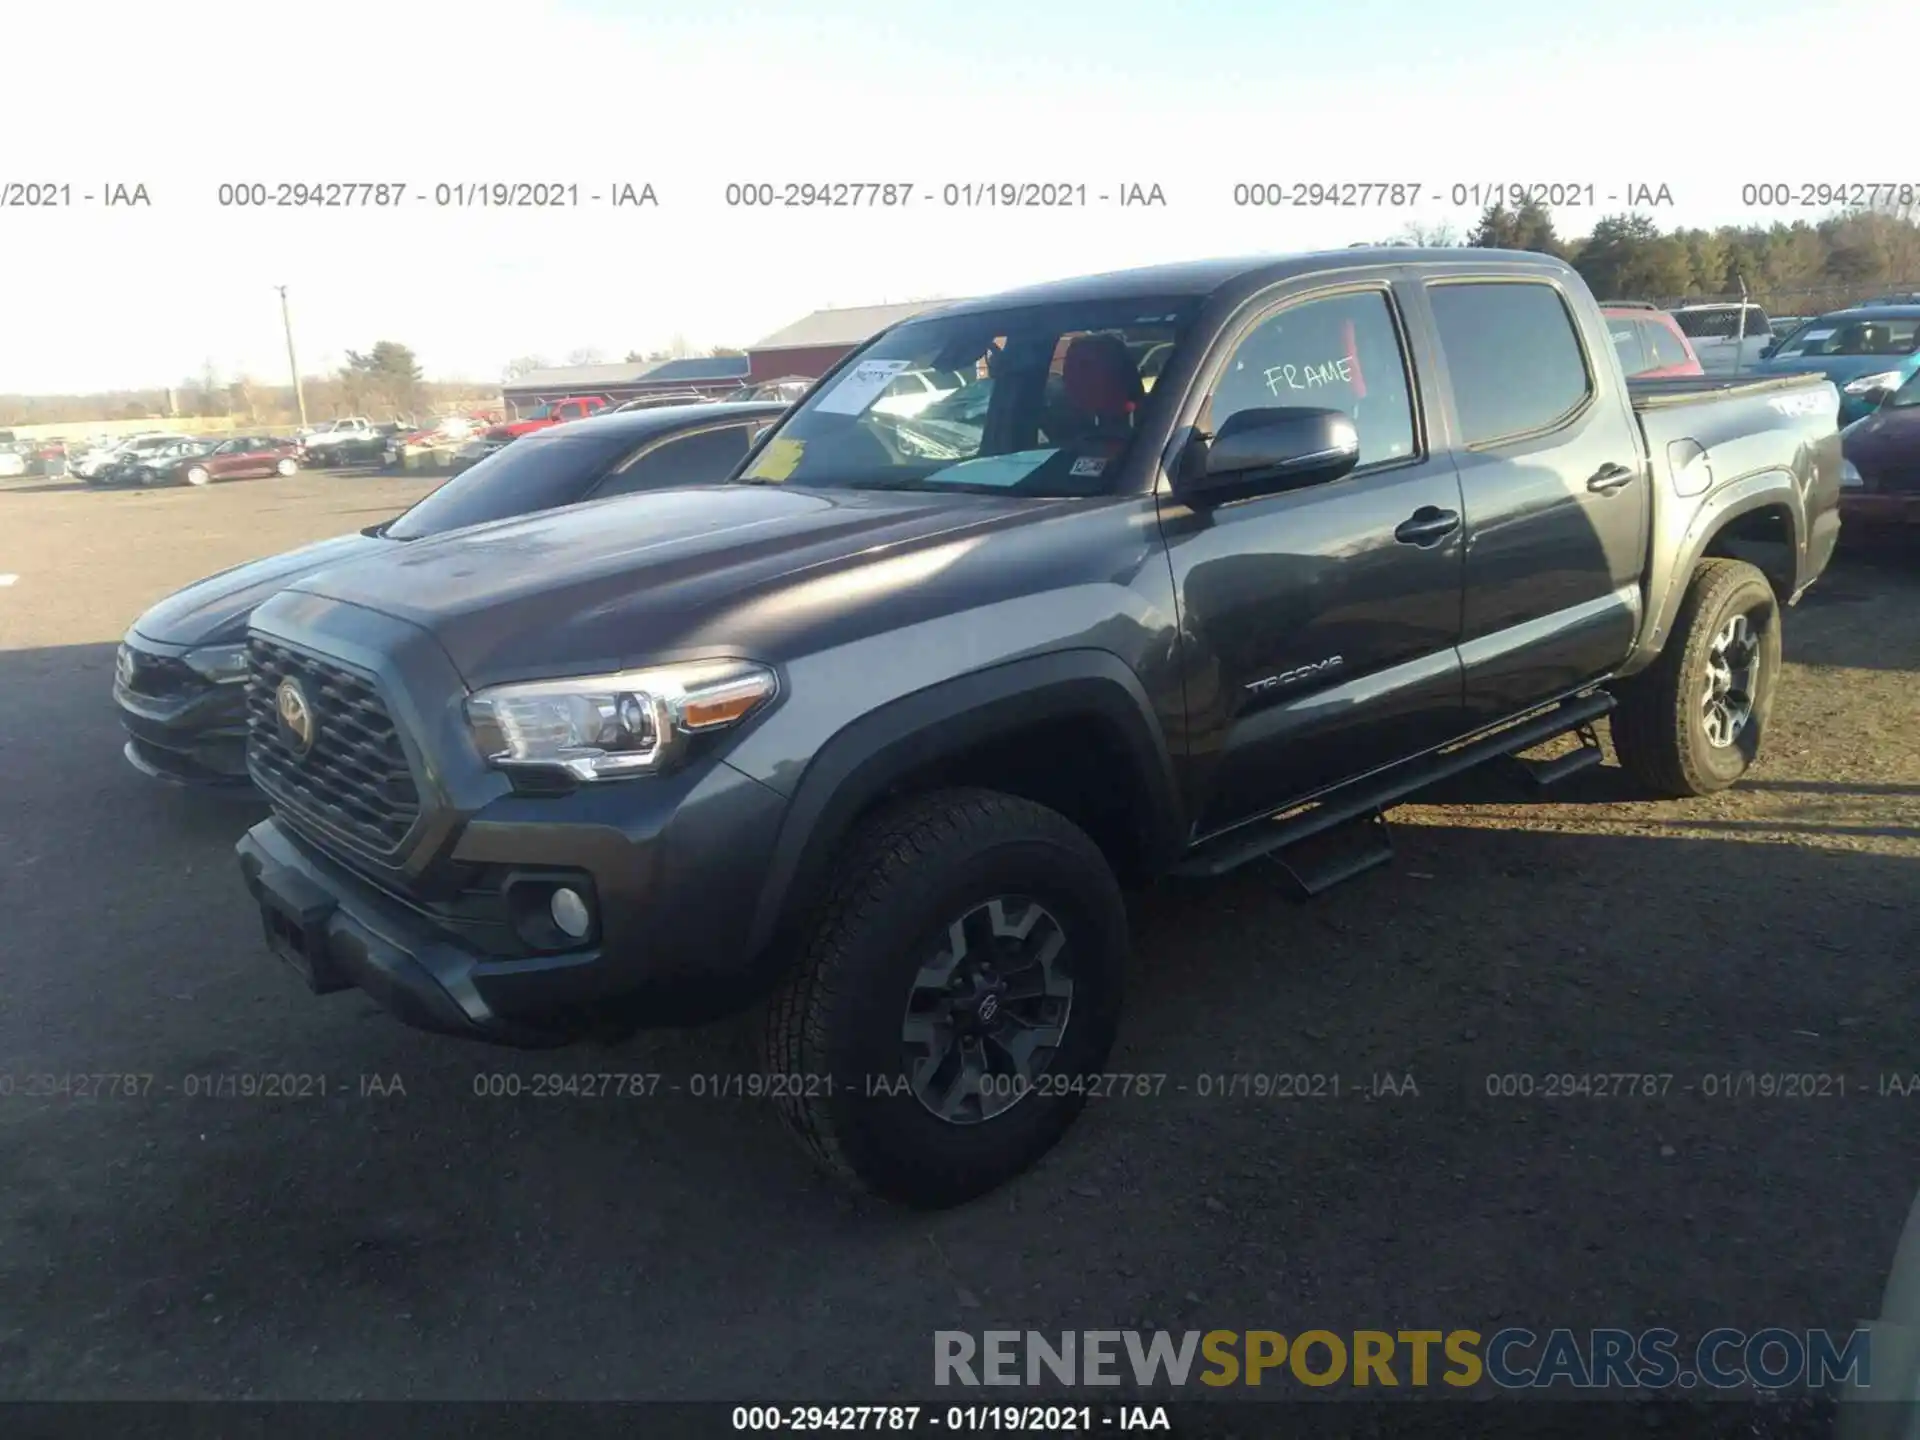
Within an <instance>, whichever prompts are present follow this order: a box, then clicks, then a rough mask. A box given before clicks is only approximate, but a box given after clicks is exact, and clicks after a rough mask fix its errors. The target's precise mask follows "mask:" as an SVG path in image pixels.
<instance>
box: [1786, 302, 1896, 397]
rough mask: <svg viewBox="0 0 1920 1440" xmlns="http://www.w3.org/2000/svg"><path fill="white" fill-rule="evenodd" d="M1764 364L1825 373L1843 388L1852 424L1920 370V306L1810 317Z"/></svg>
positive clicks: (1886, 306) (1887, 307)
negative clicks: (1816, 317)
mask: <svg viewBox="0 0 1920 1440" xmlns="http://www.w3.org/2000/svg"><path fill="white" fill-rule="evenodd" d="M1760 368H1761V369H1762V370H1763V371H1765V372H1767V373H1770V374H1776V375H1783V374H1791V373H1796V372H1801V371H1813V372H1816V373H1818V374H1821V375H1825V376H1826V377H1827V378H1828V379H1829V380H1831V381H1833V383H1834V384H1835V385H1836V386H1837V387H1838V388H1839V390H1840V423H1841V424H1842V425H1850V424H1852V423H1853V422H1854V421H1855V420H1859V419H1861V418H1862V417H1864V416H1866V415H1869V414H1871V413H1872V412H1873V410H1874V408H1875V407H1876V406H1877V405H1879V404H1880V403H1881V401H1883V400H1885V399H1886V398H1887V397H1888V396H1889V395H1891V394H1893V393H1894V392H1895V391H1896V390H1898V389H1900V387H1901V386H1903V385H1905V384H1906V383H1907V380H1908V377H1910V376H1911V375H1912V374H1913V373H1914V371H1915V370H1916V369H1920V305H1880V306H1872V307H1864V306H1863V307H1857V308H1855V309H1852V310H1836V311H1834V312H1833V313H1832V314H1831V315H1822V316H1821V317H1820V318H1819V319H1817V320H1809V321H1808V322H1807V323H1806V324H1805V325H1802V326H1801V327H1800V328H1799V329H1798V330H1796V331H1794V332H1793V334H1791V335H1789V336H1788V337H1787V338H1786V339H1784V340H1782V341H1780V342H1779V343H1778V344H1776V345H1774V346H1773V347H1772V348H1771V349H1770V350H1769V351H1768V352H1767V357H1766V359H1765V361H1764V362H1763V363H1762V365H1761V367H1760Z"/></svg>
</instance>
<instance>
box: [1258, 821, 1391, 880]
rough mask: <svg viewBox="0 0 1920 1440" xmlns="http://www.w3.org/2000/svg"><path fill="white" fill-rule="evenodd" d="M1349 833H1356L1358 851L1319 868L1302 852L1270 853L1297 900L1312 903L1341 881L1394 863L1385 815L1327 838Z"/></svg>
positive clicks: (1332, 858)
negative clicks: (1311, 901) (1307, 859)
mask: <svg viewBox="0 0 1920 1440" xmlns="http://www.w3.org/2000/svg"><path fill="white" fill-rule="evenodd" d="M1349 829H1350V830H1352V831H1354V832H1355V838H1356V839H1357V840H1358V842H1359V843H1358V845H1357V847H1356V848H1353V849H1349V850H1347V851H1346V852H1345V853H1343V854H1335V855H1330V856H1328V857H1326V858H1325V859H1323V860H1322V861H1321V862H1320V863H1319V864H1317V865H1315V864H1311V863H1309V862H1307V861H1306V860H1305V858H1304V857H1303V856H1302V855H1301V852H1300V851H1298V850H1293V851H1269V852H1268V855H1267V858H1268V859H1269V860H1271V861H1272V862H1273V863H1274V864H1275V865H1277V866H1279V867H1280V870H1281V873H1282V874H1284V875H1285V876H1286V878H1287V885H1288V887H1289V888H1290V889H1291V890H1292V891H1293V893H1294V898H1295V899H1298V900H1311V899H1313V897H1314V896H1316V895H1324V894H1325V893H1326V892H1327V891H1329V890H1331V889H1332V888H1333V887H1334V886H1336V885H1338V884H1339V883H1340V882H1341V881H1343V880H1351V879H1353V877H1354V876H1356V875H1364V874H1366V873H1367V871H1369V870H1372V869H1374V868H1376V867H1377V866H1381V865H1385V864H1387V863H1388V862H1389V861H1390V860H1392V859H1393V831H1392V829H1391V828H1390V827H1389V826H1388V825H1387V817H1386V812H1385V811H1381V810H1375V811H1374V812H1373V813H1372V814H1371V815H1368V816H1366V817H1365V818H1364V819H1361V820H1350V821H1348V822H1347V824H1346V825H1343V826H1336V827H1335V828H1333V829H1332V830H1329V831H1327V832H1326V834H1327V837H1328V838H1329V839H1331V838H1333V837H1334V836H1337V835H1340V834H1342V833H1343V832H1344V831H1346V830H1349ZM1308 848H1309V849H1311V848H1316V847H1308Z"/></svg>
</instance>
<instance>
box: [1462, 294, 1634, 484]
mask: <svg viewBox="0 0 1920 1440" xmlns="http://www.w3.org/2000/svg"><path fill="white" fill-rule="evenodd" d="M1427 297H1428V301H1429V303H1430V304H1431V305H1432V307H1433V318H1434V326H1435V329H1436V330H1437V331H1438V333H1439V337H1440V349H1441V352H1442V354H1444V355H1445V357H1446V366H1447V376H1448V379H1449V381H1450V382H1451V385H1452V389H1453V402H1454V408H1455V411H1456V413H1457V414H1458V416H1459V421H1460V436H1461V443H1463V444H1465V445H1467V446H1470V447H1473V446H1488V445H1495V444H1498V443H1500V442H1502V441H1505V440H1511V439H1518V438H1520V437H1521V436H1525V435H1531V434H1535V433H1537V432H1540V431H1545V430H1551V429H1554V428H1556V427H1558V426H1560V425H1563V424H1565V423H1566V422H1567V421H1569V420H1571V419H1572V418H1573V416H1574V415H1575V414H1576V413H1577V412H1578V411H1580V410H1581V409H1583V408H1584V407H1585V406H1586V404H1587V402H1588V401H1589V400H1590V399H1591V398H1592V397H1593V394H1594V380H1593V376H1592V374H1591V373H1590V371H1589V369H1588V366H1587V357H1586V351H1585V349H1584V347H1583V346H1582V345H1581V343H1580V332H1579V329H1578V327H1577V326H1576V324H1575V322H1574V318H1573V313H1572V312H1571V311H1570V310H1569V309H1568V308H1567V303H1566V301H1565V299H1563V298H1562V296H1561V294H1560V291H1559V290H1558V289H1557V288H1555V287H1554V286H1552V285H1548V284H1545V283H1543V282H1540V281H1533V280H1497V281H1494V280H1489V281H1476V280H1466V281H1436V282H1430V283H1429V285H1428V287H1427ZM1609 323H1612V322H1609Z"/></svg>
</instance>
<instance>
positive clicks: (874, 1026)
mask: <svg viewBox="0 0 1920 1440" xmlns="http://www.w3.org/2000/svg"><path fill="white" fill-rule="evenodd" d="M830 883H831V888H830V892H829V894H828V897H827V900H826V902H825V904H824V906H823V907H822V909H821V911H820V913H819V916H818V918H817V920H816V922H815V924H814V926H813V929H812V933H811V934H810V936H808V937H807V939H806V940H805V942H804V945H803V951H802V954H801V956H800V959H799V961H798V963H797V964H796V966H795V967H794V970H793V972H792V974H791V975H789V977H788V978H787V980H786V981H785V983H784V984H783V985H782V987H781V988H780V990H779V991H778V992H777V993H776V994H775V996H774V998H773V1001H772V1003H771V1005H770V1006H769V1007H768V1011H767V1017H766V1027H765V1032H764V1035H763V1047H764V1057H765V1064H766V1067H767V1071H768V1074H769V1076H770V1077H772V1080H773V1082H774V1083H775V1084H776V1085H778V1086H779V1087H781V1088H780V1089H779V1091H778V1093H777V1094H776V1099H777V1100H778V1101H779V1103H780V1105H781V1107H782V1115H783V1118H784V1119H785V1120H786V1122H787V1124H788V1126H789V1128H790V1129H791V1130H792V1132H793V1133H794V1135H795V1136H796V1137H797V1138H798V1139H799V1140H800V1142H801V1144H802V1145H803V1146H804V1147H805V1148H806V1149H807V1150H808V1151H809V1152H810V1153H811V1154H812V1155H813V1157H814V1158H815V1159H816V1160H817V1161H819V1162H820V1163H821V1164H822V1165H824V1166H825V1167H826V1168H827V1169H828V1170H829V1171H831V1172H832V1173H833V1174H835V1175H836V1176H838V1177H840V1178H841V1179H843V1180H846V1181H849V1182H851V1183H853V1184H855V1185H858V1186H861V1187H863V1188H866V1189H869V1190H872V1191H875V1192H876V1193H878V1194H881V1195H885V1196H887V1197H889V1198H891V1199H895V1200H901V1201H904V1202H906V1203H908V1204H912V1205H920V1206H928V1207H937V1206H946V1205H953V1204H958V1203H959V1202H961V1201H964V1200H968V1199H971V1198H973V1197H974V1196H976V1195H980V1194H982V1193H984V1192H985V1191H988V1190H991V1189H992V1188H993V1187H994V1186H996V1185H999V1184H1000V1183H1001V1182H1003V1181H1005V1180H1007V1179H1010V1178H1011V1177H1012V1176H1014V1175H1017V1174H1019V1173H1020V1172H1021V1171H1022V1170H1024V1169H1026V1168H1027V1167H1028V1166H1029V1165H1031V1164H1032V1163H1033V1162H1034V1161H1035V1160H1037V1159H1039V1157H1040V1156H1041V1155H1043V1154H1045V1153H1046V1151H1047V1150H1048V1149H1049V1148H1051V1147H1052V1146H1053V1144H1054V1143H1055V1142H1056V1141H1057V1140H1059V1138H1060V1136H1061V1135H1062V1134H1063V1133H1064V1132H1065V1131H1066V1129H1067V1127H1068V1125H1070V1124H1071V1123H1072V1122H1073V1119H1074V1117H1075V1116H1076V1115H1077V1114H1078V1113H1079V1111H1080V1107H1081V1106H1082V1105H1083V1104H1084V1103H1085V1101H1086V1098H1087V1097H1086V1092H1087V1088H1088V1086H1087V1079H1086V1077H1088V1076H1089V1075H1092V1074H1094V1073H1096V1072H1098V1071H1099V1069H1100V1067H1101V1065H1103V1064H1104V1063H1105V1061H1106V1057H1107V1052H1108V1050H1109V1049H1110V1048H1111V1047H1112V1044H1113V1037H1114V1031H1115V1028H1116V1026H1117V1024H1118V1020H1119V1014H1120V1002H1121V991H1122V986H1123V976H1124V969H1125V959H1126V912H1125V909H1124V907H1123V906H1122V903H1121V899H1120V890H1119V886H1118V885H1117V883H1116V882H1115V880H1114V877H1113V874H1112V872H1111V871H1110V870H1109V868H1108V866H1107V863H1106V860H1105V858H1104V857H1103V856H1102V855H1101V854H1100V851H1099V849H1098V848H1097V847H1096V846H1095V845H1094V843H1093V842H1092V841H1091V840H1090V839H1088V838H1087V836H1086V835H1085V834H1084V833H1082V832H1081V831H1080V830H1079V829H1078V828H1077V827H1075V826H1074V825H1073V824H1072V823H1071V822H1069V821H1068V820H1067V819H1066V818H1065V817H1064V816H1061V815H1058V814H1056V813H1054V812H1053V811H1051V810H1047V809H1044V808H1042V807H1041V806H1038V805H1035V804H1033V803H1031V802H1030V801H1026V800H1022V799H1019V798H1017V797H1014V796H1010V795H1002V794H998V793H996V792H992V791H984V790H953V791H942V792H936V793H933V794H929V795H923V796H918V797H915V798H913V799H911V800H908V801H906V802H904V803H902V804H901V805H899V806H897V807H895V808H893V809H891V810H889V811H887V812H884V813H883V814H881V815H879V816H878V817H876V818H875V819H874V820H873V821H872V822H870V823H868V824H867V825H865V826H864V827H862V829H861V830H860V832H859V833H858V834H857V835H856V836H855V837H854V839H853V840H852V842H851V843H850V844H849V845H848V847H847V849H846V850H845V852H844V853H843V854H842V856H841V859H840V863H839V865H838V867H837V869H836V870H835V872H834V875H833V877H832V880H831V882H830Z"/></svg>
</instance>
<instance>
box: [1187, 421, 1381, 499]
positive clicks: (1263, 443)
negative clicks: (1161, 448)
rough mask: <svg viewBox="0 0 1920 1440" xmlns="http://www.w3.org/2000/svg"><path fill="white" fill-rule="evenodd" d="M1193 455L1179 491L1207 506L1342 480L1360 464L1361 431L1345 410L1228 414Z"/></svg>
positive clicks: (1190, 452) (1195, 448)
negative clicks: (1212, 501) (1210, 501)
mask: <svg viewBox="0 0 1920 1440" xmlns="http://www.w3.org/2000/svg"><path fill="white" fill-rule="evenodd" d="M1196 450H1197V451H1198V453H1197V454H1196V453H1195V451H1196ZM1188 453H1189V455H1191V456H1193V458H1192V459H1191V460H1189V461H1188V462H1187V463H1185V464H1183V465H1182V467H1181V468H1182V470H1183V472H1184V473H1183V475H1182V478H1181V480H1180V482H1179V483H1178V484H1176V486H1175V487H1174V488H1175V491H1176V493H1178V494H1180V495H1181V496H1182V498H1188V497H1191V498H1193V499H1196V500H1200V501H1202V502H1203V503H1204V501H1205V500H1206V499H1208V498H1210V497H1214V498H1220V499H1226V498H1238V497H1239V496H1242V495H1259V494H1264V493H1266V492H1268V491H1272V490H1287V489H1292V488H1294V487H1295V486H1299V485H1317V484H1322V483H1324V482H1326V481H1328V480H1337V479H1339V478H1340V476H1342V475H1344V474H1346V473H1347V472H1348V471H1349V470H1351V469H1353V467H1354V466H1355V465H1357V464H1359V463H1360V432H1359V431H1358V430H1356V429H1355V428H1354V425H1353V420H1352V418H1351V417H1349V416H1348V415H1347V413H1346V412H1345V411H1344V410H1323V409H1317V408H1310V407H1306V406H1268V407H1262V408H1259V409H1252V410H1240V411H1236V412H1235V413H1234V414H1232V415H1229V416H1228V417H1227V418H1226V420H1225V421H1224V422H1223V423H1222V424H1221V426H1220V429H1219V430H1218V431H1217V432H1215V433H1214V435H1213V436H1212V437H1211V438H1209V439H1207V440H1205V441H1203V442H1202V443H1201V444H1200V445H1199V446H1197V447H1194V448H1193V449H1190V450H1189V452H1188Z"/></svg>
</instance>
